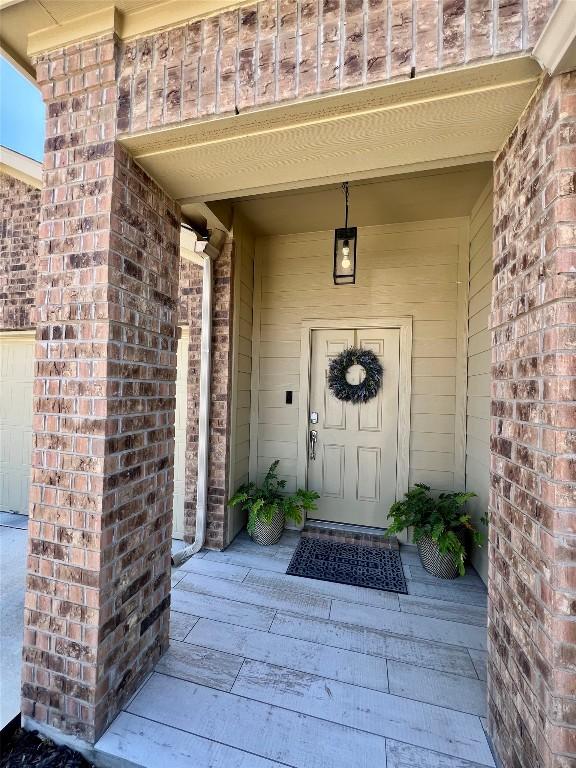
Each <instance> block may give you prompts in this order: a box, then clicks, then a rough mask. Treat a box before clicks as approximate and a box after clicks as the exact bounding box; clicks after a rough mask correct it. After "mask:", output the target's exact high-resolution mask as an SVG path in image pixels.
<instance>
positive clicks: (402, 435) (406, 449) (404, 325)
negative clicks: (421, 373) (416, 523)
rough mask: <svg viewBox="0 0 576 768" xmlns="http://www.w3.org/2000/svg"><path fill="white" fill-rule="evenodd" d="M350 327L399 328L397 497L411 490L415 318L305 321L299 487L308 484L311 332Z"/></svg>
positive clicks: (299, 416) (303, 332) (300, 405)
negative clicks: (413, 329) (413, 332)
mask: <svg viewBox="0 0 576 768" xmlns="http://www.w3.org/2000/svg"><path fill="white" fill-rule="evenodd" d="M340 328H345V329H348V328H351V329H354V330H364V329H366V328H382V329H383V330H399V331H400V360H399V371H398V427H397V458H396V498H397V499H400V498H402V496H403V495H404V494H405V493H406V491H407V490H408V474H409V471H410V403H411V395H412V317H409V316H406V317H366V316H361V315H358V316H357V317H346V318H342V319H338V320H326V319H310V320H308V319H307V320H303V321H302V325H301V329H300V392H299V399H298V409H299V412H298V458H297V465H296V470H297V487H298V488H306V487H307V484H308V429H309V424H308V420H309V411H310V374H311V361H312V331H325V330H338V329H340Z"/></svg>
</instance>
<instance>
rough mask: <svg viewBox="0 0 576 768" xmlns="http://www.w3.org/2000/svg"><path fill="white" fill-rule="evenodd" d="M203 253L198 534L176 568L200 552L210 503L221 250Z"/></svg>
mask: <svg viewBox="0 0 576 768" xmlns="http://www.w3.org/2000/svg"><path fill="white" fill-rule="evenodd" d="M194 250H195V252H196V253H199V254H201V256H202V258H203V260H204V264H203V271H202V330H201V336H200V406H199V409H198V477H197V481H196V534H195V537H194V541H193V543H192V544H189V545H188V546H187V547H184V549H181V550H180V551H179V552H175V553H174V554H173V555H172V565H174V566H179V565H182V563H185V562H186V560H188V559H189V558H190V557H192V555H195V554H196V553H197V552H200V550H201V549H202V547H203V546H204V541H205V539H206V515H207V501H208V451H209V449H210V375H211V370H212V282H213V280H212V262H213V260H214V259H216V257H217V256H218V253H219V251H218V250H217V249H216V248H214V246H213V245H210V243H209V242H207V241H205V240H197V241H196V243H195V246H194Z"/></svg>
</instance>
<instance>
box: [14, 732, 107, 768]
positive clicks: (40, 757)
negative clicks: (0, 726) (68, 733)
mask: <svg viewBox="0 0 576 768" xmlns="http://www.w3.org/2000/svg"><path fill="white" fill-rule="evenodd" d="M0 768H94V765H93V764H92V763H89V762H88V761H87V760H85V759H84V758H83V757H82V755H81V754H80V753H79V752H74V751H73V750H72V749H69V748H68V747H59V746H58V745H57V744H54V742H53V741H50V739H44V738H43V737H42V736H39V735H38V733H36V731H24V730H22V729H21V728H16V729H15V730H12V732H10V731H9V730H8V729H5V730H4V731H3V732H2V734H1V735H0Z"/></svg>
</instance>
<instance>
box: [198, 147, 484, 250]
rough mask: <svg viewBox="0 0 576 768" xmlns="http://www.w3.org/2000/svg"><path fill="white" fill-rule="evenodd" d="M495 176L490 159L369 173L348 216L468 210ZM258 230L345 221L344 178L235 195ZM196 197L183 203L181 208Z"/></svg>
mask: <svg viewBox="0 0 576 768" xmlns="http://www.w3.org/2000/svg"><path fill="white" fill-rule="evenodd" d="M491 176H492V164H491V163H488V162H486V163H474V164H471V165H465V166H462V167H460V168H445V169H441V170H434V171H426V172H423V173H418V174H401V175H398V176H391V177H388V178H384V179H382V178H381V179H368V180H365V181H362V180H361V181H357V182H354V183H352V184H351V185H350V220H351V222H353V224H354V226H357V227H371V226H377V225H382V224H399V223H402V222H409V221H424V220H426V221H428V220H432V219H447V218H453V217H459V216H468V215H469V214H470V211H471V210H472V208H473V206H474V203H475V202H476V200H477V199H478V197H479V195H480V193H481V191H482V190H483V189H484V188H485V186H486V184H487V183H488V181H489V179H490V177H491ZM231 202H232V204H233V206H234V208H235V210H238V211H239V212H240V213H241V214H242V215H243V216H244V217H245V218H246V220H247V221H248V223H249V224H250V226H251V228H252V230H253V231H254V232H255V233H256V234H258V235H291V234H296V233H298V232H318V231H321V230H330V229H334V228H335V227H339V226H341V225H342V216H343V205H344V198H343V197H342V189H341V186H340V184H332V185H329V186H322V187H314V188H313V189H299V190H290V191H287V192H277V193H275V194H270V195H260V196H257V197H249V198H237V199H236V200H232V201H231ZM196 205H198V204H197V203H195V204H192V205H184V206H183V211H184V213H185V214H187V213H188V209H189V208H190V209H193V208H194V206H196Z"/></svg>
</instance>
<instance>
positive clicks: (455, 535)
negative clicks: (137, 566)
mask: <svg viewBox="0 0 576 768" xmlns="http://www.w3.org/2000/svg"><path fill="white" fill-rule="evenodd" d="M474 496H476V494H475V493H463V492H462V493H441V494H439V495H438V497H437V498H435V497H434V496H432V494H431V493H430V487H429V486H428V485H424V483H417V484H416V485H415V486H414V488H411V489H410V490H409V491H408V493H406V494H404V498H403V499H402V500H401V501H397V502H396V503H395V504H393V505H392V506H391V507H390V512H389V516H390V518H391V519H392V525H391V526H389V528H388V533H400V532H401V531H404V530H406V529H407V528H412V529H413V539H414V542H415V544H416V546H417V547H418V554H419V555H420V560H421V562H422V565H423V566H424V568H425V569H426V570H427V571H428V573H431V574H432V575H433V576H437V577H438V578H440V579H455V578H456V576H458V574H460V576H463V575H464V573H465V567H464V561H465V559H466V538H467V537H468V536H470V538H471V540H472V542H473V544H474V546H478V547H479V546H481V545H482V541H483V537H482V534H481V533H480V531H478V530H477V529H476V528H475V526H474V524H473V523H472V518H471V517H470V514H469V513H468V512H466V511H465V510H464V505H465V504H466V502H467V501H469V500H470V499H471V498H473V497H474ZM482 522H485V520H484V519H483V520H482Z"/></svg>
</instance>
